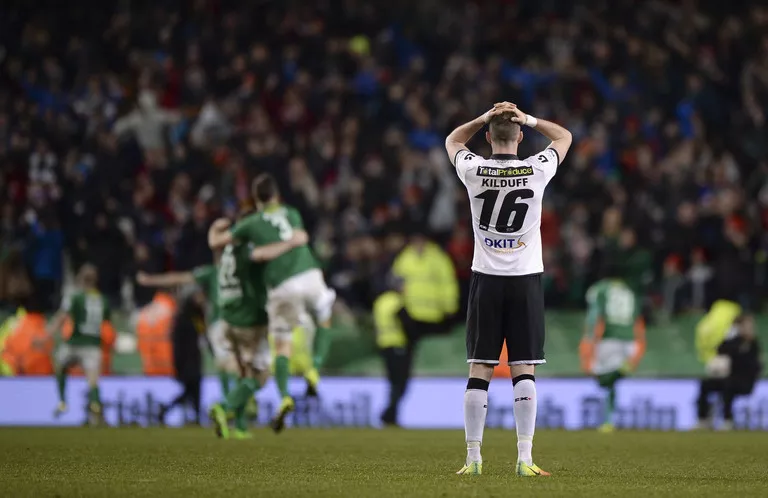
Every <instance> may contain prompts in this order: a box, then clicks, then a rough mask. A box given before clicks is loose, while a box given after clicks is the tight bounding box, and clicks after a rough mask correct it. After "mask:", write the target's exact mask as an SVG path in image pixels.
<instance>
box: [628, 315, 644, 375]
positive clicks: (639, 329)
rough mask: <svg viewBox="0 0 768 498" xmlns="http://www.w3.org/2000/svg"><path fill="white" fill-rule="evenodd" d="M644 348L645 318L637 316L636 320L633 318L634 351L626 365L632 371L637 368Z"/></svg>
mask: <svg viewBox="0 0 768 498" xmlns="http://www.w3.org/2000/svg"><path fill="white" fill-rule="evenodd" d="M645 348H646V344H645V320H643V317H642V316H639V317H637V320H635V352H634V354H633V355H632V357H631V358H630V359H629V365H628V366H629V368H630V369H631V370H632V371H635V370H636V369H637V366H638V365H639V364H640V360H642V359H643V355H645Z"/></svg>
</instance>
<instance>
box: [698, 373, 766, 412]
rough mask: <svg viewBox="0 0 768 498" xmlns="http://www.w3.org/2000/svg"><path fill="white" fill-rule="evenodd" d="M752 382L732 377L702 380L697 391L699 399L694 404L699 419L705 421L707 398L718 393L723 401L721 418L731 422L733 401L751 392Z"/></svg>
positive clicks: (708, 405)
mask: <svg viewBox="0 0 768 498" xmlns="http://www.w3.org/2000/svg"><path fill="white" fill-rule="evenodd" d="M752 386H753V382H750V381H749V380H740V379H735V378H732V377H728V378H725V379H703V380H702V381H701V388H700V390H699V399H698V401H697V402H696V405H697V409H698V415H699V419H700V420H701V419H705V418H707V417H709V414H710V410H711V407H710V402H709V397H710V395H711V394H713V393H719V394H720V395H721V397H722V399H723V417H724V418H725V420H728V421H733V400H734V399H736V396H745V395H748V394H750V393H751V392H752Z"/></svg>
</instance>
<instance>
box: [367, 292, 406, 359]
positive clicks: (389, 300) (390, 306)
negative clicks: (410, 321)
mask: <svg viewBox="0 0 768 498" xmlns="http://www.w3.org/2000/svg"><path fill="white" fill-rule="evenodd" d="M401 309H403V296H401V295H400V293H399V292H395V291H387V292H385V293H384V294H382V295H380V296H379V297H377V298H376V300H375V301H374V302H373V323H374V325H375V326H376V345H377V346H378V347H379V348H380V349H386V348H404V347H405V346H406V345H407V344H408V338H407V337H406V336H405V331H404V330H403V326H402V325H401V324H400V318H398V316H397V314H398V313H399V312H400V310H401Z"/></svg>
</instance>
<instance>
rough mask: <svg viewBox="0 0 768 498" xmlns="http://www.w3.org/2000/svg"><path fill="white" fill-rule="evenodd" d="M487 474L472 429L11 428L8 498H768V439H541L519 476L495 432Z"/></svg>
mask: <svg viewBox="0 0 768 498" xmlns="http://www.w3.org/2000/svg"><path fill="white" fill-rule="evenodd" d="M485 441H486V443H485V447H484V448H483V457H484V460H485V465H484V469H483V470H484V472H485V474H484V475H482V476H480V477H475V478H468V477H459V476H456V475H454V472H455V471H456V470H458V469H459V467H461V465H462V463H463V458H464V442H463V433H462V432H461V431H405V430H382V431H377V430H355V429H349V430H321V429H296V430H290V429H289V430H287V431H286V432H285V433H283V434H281V435H280V436H275V435H273V434H271V433H269V432H267V431H266V430H258V431H256V437H255V438H254V439H253V440H249V441H219V440H217V439H215V438H214V437H213V435H212V433H211V432H210V431H209V430H204V429H75V428H73V429H2V430H0V496H7V497H14V498H21V497H35V498H40V497H60V498H69V497H78V496H93V497H108V498H118V497H123V496H126V497H127V496H130V497H153V498H155V497H177V496H183V497H185V498H192V497H198V496H200V497H218V496H222V497H228V498H233V497H241V496H242V497H246V496H247V497H261V496H263V497H281V496H286V497H303V496H310V497H316V496H323V497H326V496H327V497H346V496H350V497H356V498H357V497H397V498H404V497H410V496H414V497H433V496H434V497H441V498H442V497H454V496H456V497H458V496H461V497H470V496H477V497H483V498H492V497H502V496H537V497H539V496H546V497H550V496H563V497H575V496H588V497H606V496H621V497H625V498H626V497H633V496H642V497H644V498H646V497H649V496H654V497H655V496H663V497H666V496H669V497H673V496H674V497H684V496H691V497H693V496H695V497H703V496H718V497H722V496H729V495H730V496H738V497H746V496H768V472H767V471H766V470H767V469H768V434H765V433H727V434H726V433H717V434H711V433H706V434H693V433H682V434H681V433H660V432H655V433H654V432H647V433H646V432H619V433H615V434H610V435H602V434H597V433H593V432H558V431H550V432H547V431H541V432H539V433H538V434H537V435H536V440H535V446H534V456H535V457H536V462H537V463H538V464H539V465H540V466H541V467H543V468H544V469H546V470H548V471H550V472H552V474H553V476H552V477H551V478H527V479H522V478H518V477H515V476H514V475H513V474H512V470H513V464H514V462H515V459H516V444H515V442H516V439H515V434H514V432H511V431H498V430H491V431H486V437H485Z"/></svg>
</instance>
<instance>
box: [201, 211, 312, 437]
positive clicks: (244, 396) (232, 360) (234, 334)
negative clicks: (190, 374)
mask: <svg viewBox="0 0 768 498" xmlns="http://www.w3.org/2000/svg"><path fill="white" fill-rule="evenodd" d="M253 216H256V215H255V214H251V215H248V216H246V217H245V218H244V219H245V220H247V219H249V218H250V217H253ZM229 226H230V224H229V220H227V219H219V220H216V221H215V222H214V223H213V225H211V228H210V230H209V232H208V237H209V242H210V241H211V240H213V239H215V237H216V234H218V233H220V232H221V231H223V230H227V229H228V228H229ZM307 240H308V239H307V234H306V232H304V231H297V232H296V233H295V234H291V237H287V238H286V239H285V240H282V241H278V242H276V243H274V244H270V245H268V246H266V247H263V248H261V251H260V252H259V253H258V254H256V253H252V251H251V247H250V245H249V244H246V243H243V242H240V241H233V242H232V243H230V244H227V245H226V246H225V247H224V250H223V252H222V254H221V258H220V259H219V265H218V273H217V276H218V277H217V286H218V289H217V295H218V305H219V310H220V313H221V318H222V320H223V321H224V323H225V327H224V328H223V329H222V330H221V333H220V334H214V336H213V337H211V342H212V347H213V349H214V351H217V352H218V353H217V356H218V357H219V358H226V359H227V361H228V363H227V364H225V365H224V367H225V368H226V369H227V370H228V371H230V372H239V374H240V379H239V381H238V383H237V386H236V387H235V389H233V390H231V391H230V392H229V394H228V395H227V397H226V400H225V401H224V402H223V403H219V404H216V405H213V407H212V408H211V418H212V419H213V421H214V424H215V426H216V432H217V434H218V435H219V436H220V437H222V438H224V439H228V438H229V437H230V434H229V427H228V425H227V411H232V412H233V413H234V415H235V432H234V437H235V438H236V439H245V438H248V437H250V434H249V433H248V432H247V426H246V420H245V408H246V406H247V404H248V402H249V401H250V400H251V399H252V398H253V395H254V393H256V391H258V390H259V389H260V388H261V386H263V385H264V383H265V382H266V381H267V379H268V378H269V373H270V366H271V363H272V356H271V352H270V348H269V339H268V337H267V323H268V320H267V313H266V309H265V306H266V301H267V294H266V289H265V288H264V286H263V284H262V282H263V280H264V279H263V275H262V273H263V272H264V270H265V266H264V265H263V264H262V263H261V262H260V261H262V260H265V259H269V258H272V257H275V256H279V255H280V254H284V253H285V252H286V251H290V250H292V249H293V248H295V247H298V246H301V245H303V244H306V242H307ZM211 246H212V247H215V244H211ZM257 261H258V262H257Z"/></svg>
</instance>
